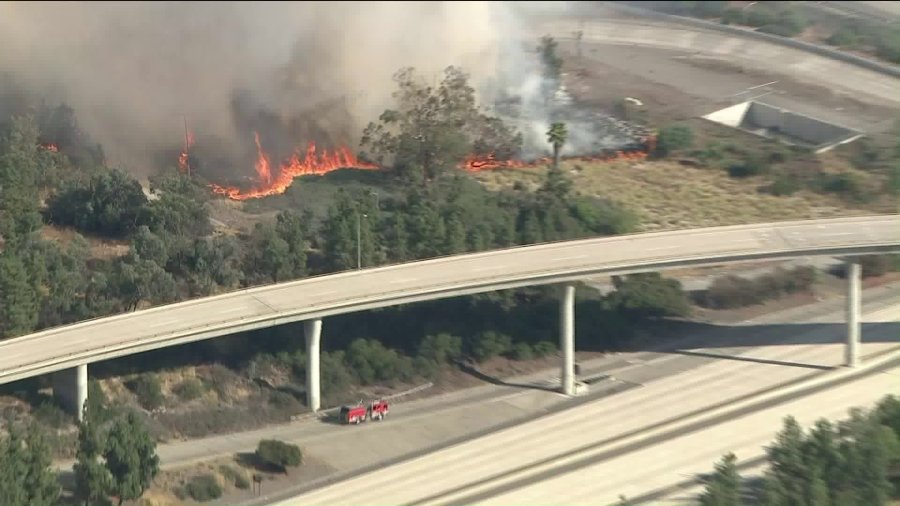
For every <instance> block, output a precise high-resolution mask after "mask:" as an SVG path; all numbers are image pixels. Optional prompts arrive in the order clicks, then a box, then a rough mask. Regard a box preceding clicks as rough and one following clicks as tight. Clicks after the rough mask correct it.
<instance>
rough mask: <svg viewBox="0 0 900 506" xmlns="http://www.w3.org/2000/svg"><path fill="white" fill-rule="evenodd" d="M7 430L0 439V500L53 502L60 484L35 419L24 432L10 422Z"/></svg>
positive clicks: (45, 505)
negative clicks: (52, 468)
mask: <svg viewBox="0 0 900 506" xmlns="http://www.w3.org/2000/svg"><path fill="white" fill-rule="evenodd" d="M8 432H9V434H8V435H7V436H6V437H3V438H2V439H0V504H10V505H12V504H16V505H18V504H22V505H25V504H27V505H29V506H32V505H34V506H53V505H55V504H56V500H57V498H59V493H60V487H59V482H58V477H57V475H56V473H55V472H54V471H52V470H51V468H50V464H51V463H52V454H51V449H50V445H49V444H48V443H47V439H46V435H45V434H44V433H43V431H42V430H41V428H40V427H38V425H37V424H36V423H35V422H32V423H31V424H29V425H28V427H27V428H26V430H25V435H24V436H23V435H22V432H21V430H20V429H19V428H17V427H14V426H12V425H10V426H9V429H8Z"/></svg>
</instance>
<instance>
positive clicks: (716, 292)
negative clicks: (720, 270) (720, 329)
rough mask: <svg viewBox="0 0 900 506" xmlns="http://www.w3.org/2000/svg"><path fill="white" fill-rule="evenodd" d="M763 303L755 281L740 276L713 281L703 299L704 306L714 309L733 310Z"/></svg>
mask: <svg viewBox="0 0 900 506" xmlns="http://www.w3.org/2000/svg"><path fill="white" fill-rule="evenodd" d="M761 302H762V297H760V295H759V293H757V291H756V286H755V285H754V283H753V281H751V280H749V279H746V278H742V277H740V276H724V277H721V278H716V279H714V280H713V282H712V284H711V285H710V286H709V288H707V290H706V293H705V294H704V297H703V305H704V306H706V307H709V308H713V309H731V308H736V307H744V306H751V305H754V304H759V303H761Z"/></svg>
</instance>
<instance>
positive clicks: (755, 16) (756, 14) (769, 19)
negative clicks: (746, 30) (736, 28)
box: [744, 4, 776, 27]
mask: <svg viewBox="0 0 900 506" xmlns="http://www.w3.org/2000/svg"><path fill="white" fill-rule="evenodd" d="M744 19H745V20H746V22H747V24H748V25H750V26H755V27H760V26H765V25H771V24H772V23H775V22H776V17H775V13H774V12H772V11H771V10H769V9H767V8H766V7H765V6H764V5H761V4H757V5H755V6H753V7H751V8H750V9H748V10H747V12H746V13H745V14H744Z"/></svg>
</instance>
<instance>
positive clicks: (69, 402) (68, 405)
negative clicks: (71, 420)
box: [53, 364, 88, 422]
mask: <svg viewBox="0 0 900 506" xmlns="http://www.w3.org/2000/svg"><path fill="white" fill-rule="evenodd" d="M87 395H88V378H87V364H83V365H79V366H78V367H75V368H74V369H66V370H64V371H58V372H55V373H53V396H54V397H56V400H57V401H58V402H59V403H60V404H61V405H62V406H63V407H65V409H67V410H69V412H71V413H74V414H75V417H76V418H77V419H78V421H79V422H80V421H81V420H82V419H83V418H84V403H85V401H87Z"/></svg>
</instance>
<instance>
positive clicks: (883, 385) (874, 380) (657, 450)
mask: <svg viewBox="0 0 900 506" xmlns="http://www.w3.org/2000/svg"><path fill="white" fill-rule="evenodd" d="M893 292H894V293H893V297H892V302H891V303H890V304H888V305H884V304H877V307H875V308H873V310H871V311H869V312H868V313H866V315H865V316H864V320H865V321H867V322H880V323H881V325H876V326H874V327H872V330H871V331H869V332H868V333H867V337H868V338H869V339H871V340H872V341H874V345H873V346H874V348H876V350H873V353H875V354H878V353H885V352H887V353H888V354H889V355H886V357H888V360H887V361H886V364H887V365H886V367H882V368H881V369H880V370H877V371H874V372H873V371H866V372H864V373H862V374H861V375H860V376H859V377H858V378H857V377H849V378H848V377H846V375H847V374H848V373H850V372H851V371H852V370H846V369H844V370H838V371H837V372H835V371H831V372H827V373H821V372H820V373H813V374H815V375H816V379H815V380H813V381H816V382H821V383H819V384H818V385H817V386H815V387H814V388H809V389H806V388H803V389H800V388H798V387H797V386H792V387H790V388H793V389H795V390H796V391H794V392H785V393H784V394H782V393H780V392H783V391H784V390H776V391H770V392H766V393H761V392H764V391H765V390H769V389H772V388H773V387H778V386H779V385H782V384H784V383H786V382H788V383H790V382H794V381H796V380H798V379H801V378H809V377H810V374H811V373H810V371H811V370H813V369H815V368H817V367H829V366H833V365H836V363H837V362H838V358H839V355H840V353H839V350H838V347H837V346H836V345H834V344H832V345H828V344H820V343H823V342H824V343H827V342H829V341H830V340H833V339H835V338H836V335H835V334H839V333H840V332H839V329H840V326H839V325H834V326H832V327H830V328H829V327H822V326H818V325H816V326H811V327H803V326H799V325H798V327H800V328H801V329H803V330H797V331H795V332H793V333H788V332H785V329H784V327H781V328H778V329H770V330H768V331H767V330H766V329H765V328H764V327H745V329H744V330H745V332H746V334H744V335H745V336H746V337H747V338H748V339H747V341H748V343H749V342H753V341H755V339H753V338H754V337H759V336H758V334H761V333H763V334H764V333H767V332H770V333H771V334H772V335H771V336H769V337H772V338H776V339H780V340H776V341H774V342H773V341H767V344H766V345H762V346H754V345H750V344H748V345H747V346H744V347H740V346H738V347H735V348H731V349H730V350H728V351H725V352H724V355H723V350H722V349H715V344H713V343H709V344H708V348H706V349H693V350H690V351H691V352H693V354H694V355H702V354H703V352H710V353H712V352H715V353H717V354H719V355H720V358H719V359H717V360H714V361H708V362H704V363H703V364H702V365H700V366H699V367H698V366H696V365H695V366H694V367H691V368H689V369H686V370H684V371H682V372H678V373H675V374H659V373H658V371H659V370H660V369H663V370H665V369H666V368H667V367H668V366H667V365H666V363H671V362H675V361H679V360H682V358H679V356H678V355H677V354H672V355H667V356H661V357H658V358H656V359H655V360H653V362H652V363H650V364H645V365H646V366H647V370H645V371H643V373H642V374H644V375H648V374H649V375H650V376H649V377H645V379H643V380H641V382H640V386H639V387H638V388H631V389H627V390H624V391H621V392H618V393H615V394H613V395H608V396H604V397H603V398H601V399H599V400H596V401H590V402H587V403H583V404H580V405H577V406H576V407H573V408H570V409H567V410H564V411H561V412H557V413H554V414H550V415H548V416H544V417H542V418H539V419H536V420H534V421H531V422H528V423H524V424H521V425H517V426H514V427H511V428H508V429H504V430H501V431H498V432H495V433H493V434H490V435H487V436H484V437H480V438H477V439H472V440H470V441H467V442H464V443H461V444H457V445H453V446H450V447H447V448H444V449H441V450H438V451H436V452H432V453H428V454H426V455H423V456H420V457H417V458H413V459H409V460H406V461H404V462H401V463H398V464H396V465H392V466H389V467H384V468H382V469H378V470H374V471H372V472H368V473H365V474H361V475H358V476H356V477H353V478H351V479H348V480H344V481H340V482H336V483H334V484H331V485H329V486H326V487H322V488H318V489H315V490H312V491H309V492H307V493H304V494H302V495H297V496H295V497H293V498H292V499H289V500H285V501H283V502H281V503H278V506H288V505H292V504H303V505H309V506H311V505H317V504H323V505H325V504H351V503H356V502H359V501H360V498H361V497H367V498H369V499H367V500H366V501H365V502H367V503H373V504H374V503H377V504H403V505H417V506H418V505H426V504H442V505H467V504H498V505H499V504H573V505H574V504H613V503H615V502H616V501H617V499H618V496H619V495H620V494H624V495H626V496H628V497H631V498H635V497H645V496H646V497H653V496H654V495H656V497H654V498H655V499H659V498H660V497H665V496H666V495H671V494H654V492H655V491H658V490H665V489H669V488H670V487H672V486H673V485H678V484H681V483H683V482H685V481H692V482H693V481H694V478H695V477H696V475H697V474H698V473H705V472H709V471H710V470H711V468H712V464H713V462H714V461H715V460H717V459H718V458H719V456H721V455H722V454H723V453H725V452H728V451H736V452H737V453H738V456H739V458H741V459H742V460H747V459H749V460H754V459H756V458H758V457H759V456H760V455H762V452H763V448H762V446H763V445H764V444H767V443H768V442H770V441H771V440H772V438H773V436H774V434H775V432H776V431H777V430H778V429H779V428H780V420H781V418H782V417H783V416H786V415H788V414H794V415H797V416H798V418H799V419H800V421H801V422H803V423H804V424H807V425H808V424H810V423H811V422H813V421H814V420H815V419H816V418H818V417H820V416H826V417H832V418H840V417H842V416H844V415H845V414H846V411H847V409H848V408H850V407H854V406H865V405H869V404H871V403H872V402H874V401H875V400H877V399H878V398H879V397H881V396H882V395H884V394H886V393H889V392H898V391H900V389H898V387H900V383H898V382H897V376H896V374H897V373H898V371H900V359H898V358H896V357H898V356H900V353H898V341H897V333H896V330H897V326H896V323H890V324H887V325H884V322H896V321H897V319H898V317H900V304H898V302H897V298H896V297H897V294H896V289H894V290H893ZM832 309H835V308H832ZM798 316H800V315H799V313H793V317H792V318H791V320H793V319H794V318H796V317H798ZM839 319H840V313H839V312H836V311H831V312H828V313H826V314H821V315H819V316H818V317H816V318H813V320H814V321H816V322H817V323H822V322H833V321H836V320H839ZM776 321H777V320H776ZM754 323H755V324H757V325H758V322H754ZM776 336H777V337H776ZM731 352H734V354H733V355H731ZM726 355H731V356H730V357H729V356H726ZM723 358H724V359H723ZM729 358H731V359H730V360H729ZM654 371H657V372H656V374H654ZM823 374H824V375H825V376H823ZM841 375H843V376H844V378H843V379H838V377H839V376H841ZM616 376H617V377H619V376H622V377H628V373H625V372H623V373H616ZM832 377H834V378H835V379H833V380H831V379H829V380H828V382H827V383H826V382H822V380H823V379H827V378H832ZM632 379H637V378H635V377H634V376H632ZM418 423H419V424H421V423H422V422H421V421H419V422H418ZM372 432H373V434H372V435H371V436H370V438H369V443H370V444H375V441H381V440H382V438H383V437H384V436H385V434H386V433H388V432H389V430H388V429H387V428H386V427H378V428H377V429H372ZM348 437H354V436H352V435H351V436H348ZM387 441H390V439H388V440H387ZM311 444H314V443H312V442H311ZM330 444H331V446H330V448H331V450H332V452H333V451H334V449H335V448H338V447H339V446H335V445H338V444H340V443H337V442H336V440H335V439H334V438H332V439H331V441H330ZM357 447H358V448H366V446H365V445H360V446H357ZM338 453H340V452H338ZM586 477H590V478H589V479H585V478H586ZM677 495H678V496H679V497H683V493H681V492H680V491H678V493H677ZM372 497H377V500H375V499H371V498H372ZM267 503H268V504H271V498H270V499H269V501H268V502H267ZM254 504H256V503H255V502H254ZM259 504H262V503H261V502H260V503H259ZM635 504H647V502H643V501H640V502H636V503H635Z"/></svg>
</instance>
